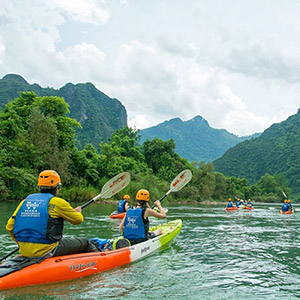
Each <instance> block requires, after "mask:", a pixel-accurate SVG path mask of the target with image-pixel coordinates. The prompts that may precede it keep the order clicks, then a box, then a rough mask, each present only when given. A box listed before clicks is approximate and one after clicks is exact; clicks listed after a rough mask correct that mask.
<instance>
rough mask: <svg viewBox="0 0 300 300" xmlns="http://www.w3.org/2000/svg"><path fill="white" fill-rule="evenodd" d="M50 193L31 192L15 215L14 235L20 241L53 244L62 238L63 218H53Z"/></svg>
mask: <svg viewBox="0 0 300 300" xmlns="http://www.w3.org/2000/svg"><path fill="white" fill-rule="evenodd" d="M52 197H54V196H53V195H52V194H50V193H40V194H31V195H29V196H28V197H27V198H26V199H25V200H24V202H23V204H22V206H21V207H20V209H19V210H18V212H17V214H16V217H15V224H14V229H13V235H14V237H15V238H16V240H17V241H18V242H27V243H39V244H52V243H53V242H56V241H59V240H60V239H61V238H62V229H63V219H62V218H56V219H53V218H51V217H50V216H49V213H48V204H49V201H50V200H51V198H52Z"/></svg>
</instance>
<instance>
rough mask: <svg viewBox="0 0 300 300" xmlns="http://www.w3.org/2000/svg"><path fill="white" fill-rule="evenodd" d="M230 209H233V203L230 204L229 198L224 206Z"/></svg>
mask: <svg viewBox="0 0 300 300" xmlns="http://www.w3.org/2000/svg"><path fill="white" fill-rule="evenodd" d="M230 207H233V203H232V200H231V198H229V199H228V202H227V205H226V208H230Z"/></svg>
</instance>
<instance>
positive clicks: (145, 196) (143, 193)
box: [135, 189, 150, 201]
mask: <svg viewBox="0 0 300 300" xmlns="http://www.w3.org/2000/svg"><path fill="white" fill-rule="evenodd" d="M135 197H136V199H137V200H143V201H149V198H150V194H149V192H148V191H147V190H143V189H142V190H139V191H138V192H137V193H136V196H135Z"/></svg>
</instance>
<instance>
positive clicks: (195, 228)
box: [0, 203, 300, 300]
mask: <svg viewBox="0 0 300 300" xmlns="http://www.w3.org/2000/svg"><path fill="white" fill-rule="evenodd" d="M167 207H168V219H170V220H172V219H178V218H181V219H182V220H183V228H182V231H181V233H180V234H179V235H178V236H177V238H176V239H175V240H174V241H173V242H172V243H171V244H169V245H168V246H167V247H166V248H164V249H162V250H160V251H159V252H156V253H154V254H152V255H151V256H149V257H147V258H145V259H144V260H141V261H138V262H135V263H133V264H131V265H127V266H123V267H121V268H117V269H114V270H110V271H107V272H104V273H100V274H96V275H94V276H90V277H86V278H83V279H77V280H73V281H67V282H62V283H55V284H45V285H40V286H35V287H25V288H18V289H12V290H8V291H2V292H0V299H64V300H69V299H70V300H71V299H72V300H73V299H111V298H113V299H185V300H187V299H298V298H299V297H300V255H299V254H300V250H299V247H300V245H299V238H298V235H299V229H298V227H299V223H300V208H298V210H299V211H298V212H297V209H296V212H295V213H294V214H293V215H280V214H279V206H278V205H277V206H276V207H275V206H273V207H271V208H270V207H268V206H266V205H256V206H255V209H254V210H253V211H237V212H225V211H224V207H220V206H194V205H193V206H190V205H184V206H179V205H178V206H171V205H169V206H167ZM0 208H1V209H0V216H1V218H0V221H1V223H0V235H1V240H2V244H1V247H0V254H1V256H3V255H4V254H6V253H8V252H9V251H11V250H12V249H14V248H15V244H14V243H13V242H12V241H11V239H10V236H9V235H8V234H7V233H6V231H5V224H6V221H7V219H8V217H9V216H10V214H11V213H12V212H13V210H14V208H15V205H14V204H11V203H10V204H0ZM114 208H115V207H114V206H113V205H110V204H106V205H104V204H98V203H97V204H92V205H90V206H89V207H87V208H86V209H85V210H84V215H85V222H84V223H83V224H81V225H79V226H72V225H66V226H65V234H66V235H77V236H87V237H95V236H98V237H102V238H109V237H111V236H117V235H118V224H119V221H117V220H111V219H110V218H109V214H110V213H111V212H112V211H113V210H114ZM151 222H152V224H157V223H160V222H162V221H161V220H151Z"/></svg>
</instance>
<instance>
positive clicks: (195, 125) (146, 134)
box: [141, 116, 259, 162]
mask: <svg viewBox="0 0 300 300" xmlns="http://www.w3.org/2000/svg"><path fill="white" fill-rule="evenodd" d="M258 135H259V134H256V135H255V136H258ZM155 137H157V138H159V139H162V140H169V139H173V140H174V141H175V144H176V150H175V151H176V153H178V154H179V155H180V156H181V157H184V158H186V159H187V160H189V161H197V162H200V161H206V162H210V161H213V160H215V159H216V158H218V157H220V156H222V155H223V154H224V153H225V151H226V150H228V149H229V148H231V147H233V146H235V145H236V144H238V143H240V142H242V141H244V140H246V139H249V138H251V137H241V138H239V137H238V136H236V135H234V134H232V133H229V132H228V131H226V130H225V129H214V128H212V127H210V126H209V124H208V122H207V121H206V120H205V119H204V118H202V117H201V116H196V117H194V118H193V119H191V120H189V121H185V122H184V121H182V120H181V119H179V118H175V119H172V120H169V121H165V122H163V123H161V124H158V125H157V126H153V127H150V128H147V129H143V130H141V141H142V142H144V141H145V140H146V139H149V140H152V139H153V138H155Z"/></svg>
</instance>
